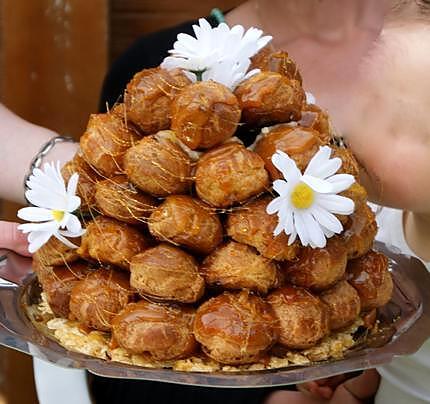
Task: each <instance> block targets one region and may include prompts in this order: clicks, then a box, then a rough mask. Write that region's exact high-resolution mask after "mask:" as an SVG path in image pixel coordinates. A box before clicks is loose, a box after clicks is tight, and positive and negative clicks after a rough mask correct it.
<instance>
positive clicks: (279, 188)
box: [273, 180, 290, 196]
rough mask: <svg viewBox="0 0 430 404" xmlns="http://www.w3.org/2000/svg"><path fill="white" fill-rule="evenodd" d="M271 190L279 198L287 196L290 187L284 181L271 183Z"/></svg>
mask: <svg viewBox="0 0 430 404" xmlns="http://www.w3.org/2000/svg"><path fill="white" fill-rule="evenodd" d="M273 189H274V190H275V191H276V192H277V193H278V194H279V195H281V196H284V195H287V194H288V192H289V190H290V187H289V185H288V183H287V182H286V181H284V180H275V181H273Z"/></svg>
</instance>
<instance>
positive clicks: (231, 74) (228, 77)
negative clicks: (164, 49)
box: [191, 59, 260, 90]
mask: <svg viewBox="0 0 430 404" xmlns="http://www.w3.org/2000/svg"><path fill="white" fill-rule="evenodd" d="M250 64H251V61H250V60H249V59H243V60H241V61H240V62H239V63H236V62H234V61H232V60H224V61H222V62H219V63H216V64H214V65H212V66H211V67H210V68H209V69H207V70H205V71H204V72H203V74H202V80H203V81H208V80H213V81H216V82H217V83H221V84H224V85H225V86H226V87H228V88H230V89H232V90H233V89H234V88H236V87H237V85H238V84H239V83H240V82H241V81H243V80H245V79H247V78H249V77H251V76H253V75H254V74H257V73H259V72H260V70H259V69H253V70H251V71H249V72H248V69H249V65H250ZM191 80H192V78H191ZM193 81H194V80H193Z"/></svg>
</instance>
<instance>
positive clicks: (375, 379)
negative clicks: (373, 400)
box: [342, 369, 380, 400]
mask: <svg viewBox="0 0 430 404" xmlns="http://www.w3.org/2000/svg"><path fill="white" fill-rule="evenodd" d="M379 381H380V376H379V373H378V372H377V371H376V370H375V369H370V370H366V371H365V372H364V373H363V374H362V375H360V376H358V377H354V378H353V379H350V380H347V381H346V382H345V383H343V385H342V386H343V387H344V388H345V389H346V390H347V391H348V392H349V393H350V394H352V395H353V396H354V397H356V398H358V399H361V400H365V399H368V398H370V397H373V396H374V395H375V394H376V392H377V391H378V387H379Z"/></svg>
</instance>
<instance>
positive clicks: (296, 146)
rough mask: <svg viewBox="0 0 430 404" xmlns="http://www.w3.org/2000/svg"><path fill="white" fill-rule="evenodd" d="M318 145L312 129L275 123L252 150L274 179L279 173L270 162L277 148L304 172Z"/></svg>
mask: <svg viewBox="0 0 430 404" xmlns="http://www.w3.org/2000/svg"><path fill="white" fill-rule="evenodd" d="M320 145H322V141H321V139H320V138H319V133H318V132H316V131H315V130H313V129H310V128H301V127H297V126H295V127H292V126H288V125H276V126H275V127H274V128H272V129H271V130H270V131H269V132H268V133H266V134H265V135H264V136H263V137H262V138H261V139H260V140H259V141H258V142H257V144H256V146H255V150H254V151H255V152H256V153H257V154H258V155H259V156H260V157H261V158H262V159H263V160H264V164H265V167H266V170H267V171H269V173H270V177H271V178H272V180H275V179H279V178H281V173H280V172H279V171H278V170H277V169H276V168H275V166H274V165H273V163H272V156H273V155H274V154H275V153H276V151H277V150H280V151H283V152H285V153H287V154H288V156H290V157H291V158H292V159H293V160H294V161H295V162H296V164H297V167H298V168H299V169H300V170H301V171H302V172H304V170H305V169H306V167H307V165H308V163H309V161H310V160H311V158H312V157H313V156H314V155H315V153H316V152H317V151H318V150H319V147H320Z"/></svg>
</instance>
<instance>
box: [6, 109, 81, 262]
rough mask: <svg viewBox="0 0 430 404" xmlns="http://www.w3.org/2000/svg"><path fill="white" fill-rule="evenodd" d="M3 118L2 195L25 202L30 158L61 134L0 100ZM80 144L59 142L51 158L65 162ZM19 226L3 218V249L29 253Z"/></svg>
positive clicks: (24, 253)
mask: <svg viewBox="0 0 430 404" xmlns="http://www.w3.org/2000/svg"><path fill="white" fill-rule="evenodd" d="M0 122H1V126H0V144H1V150H2V158H1V159H0V172H1V181H0V198H1V199H5V200H9V201H13V202H18V203H24V202H25V201H24V193H23V180H24V177H25V175H26V174H27V172H28V169H29V165H30V161H31V160H32V158H33V157H34V156H35V155H36V153H37V152H38V151H39V150H40V148H41V147H42V145H43V144H45V143H46V142H47V141H49V139H51V138H52V137H53V136H57V135H58V134H57V133H55V132H54V131H52V130H49V129H47V128H43V127H41V126H37V125H34V124H32V123H30V122H27V121H25V120H23V119H21V118H20V117H19V116H17V115H15V114H14V113H13V112H12V111H10V110H8V109H7V108H6V107H5V106H3V105H1V104H0ZM77 147H78V146H77V144H74V143H61V144H57V145H56V146H55V148H54V149H53V150H52V151H51V152H50V153H49V161H51V160H53V161H56V160H59V161H60V162H61V163H62V164H64V163H65V162H67V161H68V160H70V159H71V158H72V157H73V155H74V154H75V152H76V150H77ZM16 227H17V224H16V223H11V222H5V221H0V249H1V248H7V249H10V250H14V251H16V252H17V253H19V254H23V255H29V254H28V252H27V248H28V244H27V238H26V236H24V235H23V234H22V233H21V232H19V231H18V230H17V228H16Z"/></svg>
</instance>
